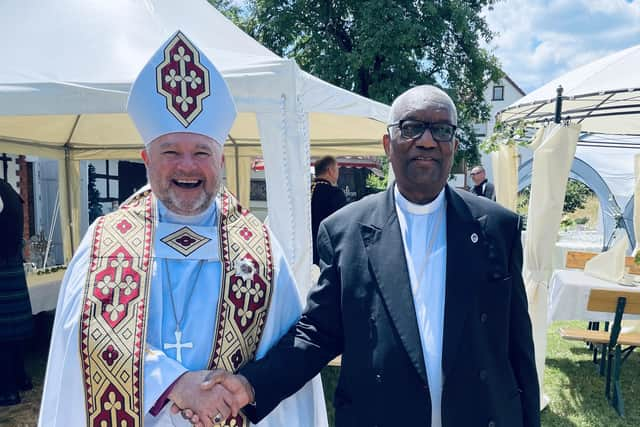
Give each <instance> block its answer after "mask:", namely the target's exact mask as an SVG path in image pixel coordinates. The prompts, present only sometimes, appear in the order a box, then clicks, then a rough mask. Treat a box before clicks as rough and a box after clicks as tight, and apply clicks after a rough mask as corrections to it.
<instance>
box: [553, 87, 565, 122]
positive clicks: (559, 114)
mask: <svg viewBox="0 0 640 427" xmlns="http://www.w3.org/2000/svg"><path fill="white" fill-rule="evenodd" d="M563 90H564V89H563V88H562V85H558V88H557V89H556V93H557V94H558V95H557V96H556V114H555V118H554V119H553V121H554V122H555V123H560V122H561V121H562V91H563Z"/></svg>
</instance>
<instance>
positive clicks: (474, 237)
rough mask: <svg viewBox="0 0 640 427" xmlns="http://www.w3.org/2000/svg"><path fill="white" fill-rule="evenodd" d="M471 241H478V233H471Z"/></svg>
mask: <svg viewBox="0 0 640 427" xmlns="http://www.w3.org/2000/svg"><path fill="white" fill-rule="evenodd" d="M471 241H472V242H473V243H478V235H477V234H476V233H472V234H471Z"/></svg>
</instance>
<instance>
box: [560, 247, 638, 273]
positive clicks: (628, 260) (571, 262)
mask: <svg viewBox="0 0 640 427" xmlns="http://www.w3.org/2000/svg"><path fill="white" fill-rule="evenodd" d="M596 255H598V254H597V253H594V252H581V251H567V262H566V267H567V268H575V269H579V270H584V266H585V264H586V263H587V261H589V260H590V259H591V258H593V257H594V256H596ZM624 266H625V267H628V268H629V273H631V274H639V275H640V265H638V264H636V263H635V261H634V259H633V257H630V256H628V257H625V258H624Z"/></svg>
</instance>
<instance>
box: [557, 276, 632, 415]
mask: <svg viewBox="0 0 640 427" xmlns="http://www.w3.org/2000/svg"><path fill="white" fill-rule="evenodd" d="M587 309H588V310H589V311H597V312H602V313H615V316H614V319H613V323H612V324H611V329H610V330H608V331H606V330H605V331H593V330H585V329H577V328H561V329H560V336H561V337H562V338H564V339H567V340H574V341H584V342H587V343H593V344H596V345H600V346H601V354H602V357H601V360H600V374H601V375H604V374H605V371H606V380H605V396H606V397H607V399H608V400H609V402H610V403H611V405H612V406H613V407H614V408H615V409H616V411H617V412H618V414H619V415H620V416H623V415H624V401H623V399H622V389H621V387H620V370H621V368H622V364H623V363H624V361H625V360H627V358H628V357H629V355H630V354H631V352H632V351H633V350H634V349H635V348H636V347H640V334H638V333H628V334H623V333H621V332H620V330H621V323H622V317H623V315H624V314H640V293H639V292H629V291H623V290H620V291H618V290H609V289H593V290H591V292H590V293H589V301H588V303H587ZM622 346H627V347H626V348H624V349H623V348H622ZM612 386H613V387H612ZM612 388H613V394H612V393H611V389H612Z"/></svg>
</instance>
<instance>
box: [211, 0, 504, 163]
mask: <svg viewBox="0 0 640 427" xmlns="http://www.w3.org/2000/svg"><path fill="white" fill-rule="evenodd" d="M210 1H211V2H212V3H214V4H215V3H229V2H228V1H226V2H225V1H220V0H218V1H217V2H216V1H212V0H210ZM494 2H495V0H439V1H415V0H411V1H410V0H366V1H362V0H332V1H328V0H324V1H321V0H255V1H253V2H247V3H246V8H245V9H244V12H245V13H241V14H238V13H236V15H235V16H236V17H238V16H240V21H241V22H240V26H241V27H242V28H243V29H244V30H245V31H247V32H248V33H249V34H251V35H252V36H253V37H254V38H256V39H257V40H259V41H260V42H261V43H262V44H264V45H265V46H267V47H268V48H270V49H271V50H273V51H274V52H275V53H277V54H279V55H282V56H285V57H291V58H294V59H295V60H296V62H297V63H298V64H299V65H300V67H301V68H302V69H304V70H306V71H308V72H310V73H312V74H314V75H316V76H318V77H320V78H322V79H324V80H326V81H328V82H331V83H333V84H335V85H337V86H340V87H342V88H345V89H348V90H351V91H353V92H356V93H359V94H361V95H363V96H366V97H368V98H371V99H374V100H377V101H380V102H384V103H390V102H391V101H392V100H393V99H394V98H395V97H397V96H398V95H399V94H401V93H402V92H404V91H405V90H406V89H408V88H410V87H412V86H415V85H419V84H435V85H437V86H440V87H442V88H443V89H445V90H446V91H447V92H448V93H449V94H450V95H451V97H452V99H453V100H454V102H455V103H456V105H457V107H458V116H459V127H460V128H461V130H462V132H461V145H460V151H461V152H460V153H459V155H458V156H457V159H458V160H459V159H460V158H461V157H463V156H464V157H465V158H466V160H467V163H477V162H478V156H479V155H478V150H477V145H478V141H477V139H476V138H475V135H474V133H473V131H472V128H471V125H472V124H473V123H482V122H486V121H487V120H488V119H489V111H490V109H489V106H488V105H487V103H485V102H484V93H483V92H484V90H485V88H486V87H487V85H488V83H489V82H490V81H496V80H497V79H498V78H500V77H501V75H502V73H501V71H500V69H499V68H498V65H497V60H496V58H495V57H494V56H493V55H492V54H490V53H489V52H487V51H486V50H485V49H483V48H481V45H482V44H483V42H489V41H490V40H491V39H492V37H493V34H492V32H491V31H490V30H489V28H488V26H487V23H486V22H485V20H484V18H483V17H482V16H481V14H480V12H481V10H482V8H483V7H485V6H488V5H491V4H493V3H494ZM222 11H223V13H225V12H224V10H222Z"/></svg>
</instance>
